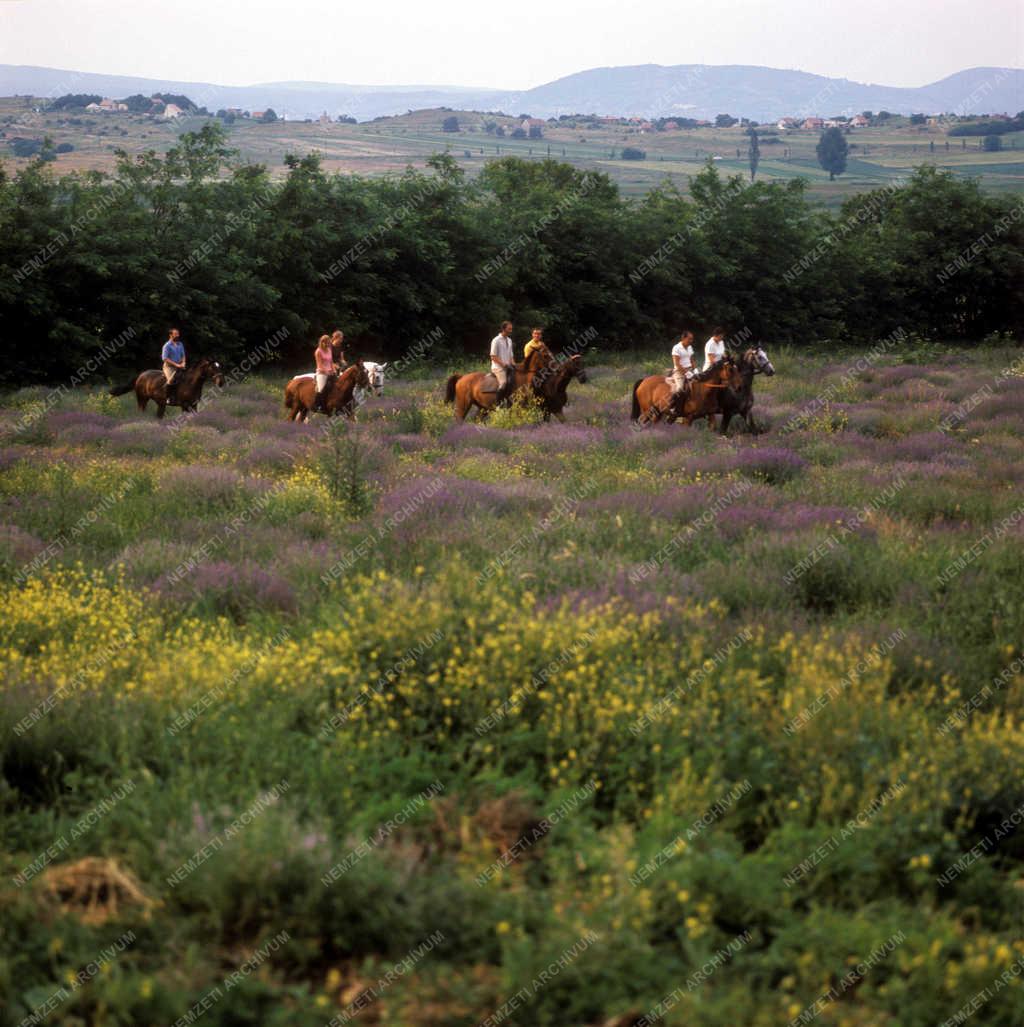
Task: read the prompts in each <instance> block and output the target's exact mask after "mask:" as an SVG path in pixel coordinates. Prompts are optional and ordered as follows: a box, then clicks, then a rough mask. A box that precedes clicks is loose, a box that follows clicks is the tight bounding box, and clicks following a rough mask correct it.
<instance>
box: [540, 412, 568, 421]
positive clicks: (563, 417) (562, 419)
mask: <svg viewBox="0 0 1024 1027" xmlns="http://www.w3.org/2000/svg"><path fill="white" fill-rule="evenodd" d="M555 417H557V418H558V423H559V424H565V414H563V413H562V411H561V410H556V411H555ZM544 420H545V421H546V420H547V417H545V418H544Z"/></svg>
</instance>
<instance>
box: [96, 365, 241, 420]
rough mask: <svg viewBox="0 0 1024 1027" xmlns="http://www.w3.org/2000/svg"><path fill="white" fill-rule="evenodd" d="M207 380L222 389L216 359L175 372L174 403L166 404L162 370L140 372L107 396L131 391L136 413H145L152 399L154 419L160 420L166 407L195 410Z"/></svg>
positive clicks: (222, 382)
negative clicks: (136, 406)
mask: <svg viewBox="0 0 1024 1027" xmlns="http://www.w3.org/2000/svg"><path fill="white" fill-rule="evenodd" d="M208 381H212V382H213V384H214V385H216V386H217V387H218V388H223V386H224V373H223V372H222V371H221V369H220V364H218V363H217V361H216V360H211V359H210V358H209V357H204V358H203V359H202V360H197V361H196V362H195V363H194V364H192V365H191V366H190V367H186V368H185V370H184V371H179V372H178V376H177V380H176V381H175V385H176V386H177V389H176V393H175V397H174V402H173V403H168V402H167V379H166V378H164V373H163V371H143V372H142V373H141V374H138V375H136V376H135V377H134V378H133V379H132V380H131V381H130V382H129V383H128V384H127V385H115V386H114V388H112V389H111V390H110V395H111V396H123V395H125V393H128V392H131V391H132V390H133V389H134V390H135V400H136V402H137V403H138V404H139V410H145V409H146V404H147V403H148V402H149V401H150V400H152V401H153V402H154V403H155V404H156V416H157V417H158V418H160V417H163V416H164V411H165V410H166V409H167V407H168V406H178V407H181V409H182V410H187V411H192V410H195V409H196V408H197V407H198V406H199V401H200V400H201V399H202V398H203V383H204V382H208Z"/></svg>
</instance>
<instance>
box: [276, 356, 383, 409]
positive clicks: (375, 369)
mask: <svg viewBox="0 0 1024 1027" xmlns="http://www.w3.org/2000/svg"><path fill="white" fill-rule="evenodd" d="M387 366H388V362H387V361H385V362H384V363H383V364H378V363H377V362H376V361H374V360H364V361H363V367H364V368H365V369H366V376H367V377H368V378H369V379H370V388H369V389H361V388H359V387H358V386H356V390H355V392H354V393H353V395H352V398H353V399H354V400H355V408H356V410H358V409H359V408H360V407H361V406H362V405H363V404H364V403H365V402H366V401H367V400H368V399H369V398H370V396H383V395H384V371H385V369H386V368H387ZM295 377H296V378H315V377H316V375H315V374H314V373H313V372H312V371H310V372H309V373H308V374H297V375H295Z"/></svg>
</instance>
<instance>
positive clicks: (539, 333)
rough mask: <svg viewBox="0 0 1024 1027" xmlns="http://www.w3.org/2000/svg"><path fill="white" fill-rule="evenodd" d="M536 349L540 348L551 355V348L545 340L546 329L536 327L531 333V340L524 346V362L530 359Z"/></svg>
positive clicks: (542, 351)
mask: <svg viewBox="0 0 1024 1027" xmlns="http://www.w3.org/2000/svg"><path fill="white" fill-rule="evenodd" d="M534 350H540V351H541V353H543V354H546V355H547V356H548V357H550V356H551V350H549V349H548V344H547V343H546V342H545V341H544V329H543V328H534V329H533V331H532V332H531V333H530V341H529V342H528V343H527V344H526V345H525V346H524V347H523V363H524V364H525V363H526V361H527V360H529V359H530V354H531V353H532V352H533V351H534Z"/></svg>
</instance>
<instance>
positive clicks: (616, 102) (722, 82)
mask: <svg viewBox="0 0 1024 1027" xmlns="http://www.w3.org/2000/svg"><path fill="white" fill-rule="evenodd" d="M140 92H141V93H144V94H146V95H149V94H151V93H154V92H174V93H184V94H186V95H187V96H189V98H190V99H192V100H193V101H194V102H195V103H197V104H198V105H200V106H204V107H207V108H208V109H210V110H211V111H212V110H216V109H218V108H221V107H243V108H247V109H255V108H265V107H273V108H274V109H275V110H277V111H278V113H279V114H284V115H285V116H287V117H289V118H309V117H316V116H317V115H319V114H320V113H321V112H322V111H324V110H326V111H327V112H328V113H329V114H331V115H332V116H336V115H339V114H349V115H352V116H354V117H356V118H358V119H359V120H360V121H366V120H371V119H372V118H375V117H381V116H387V115H394V114H404V113H405V112H406V111H407V110H410V109H419V108H425V107H454V108H458V109H462V110H503V111H505V112H506V113H508V114H519V113H529V114H531V115H532V116H534V117H545V118H546V117H557V116H559V115H560V114H576V113H584V114H591V113H593V114H598V115H603V116H612V117H647V118H654V117H670V116H672V115H677V116H680V117H682V116H686V117H695V118H709V119H710V118H714V116H715V115H716V114H720V113H728V114H732V115H733V116H735V117H747V118H751V119H753V120H756V121H771V120H775V119H777V118H780V117H784V116H803V117H809V116H827V115H830V114H851V113H859V112H860V111H861V110H881V109H885V110H889V111H891V112H892V113H894V114H911V113H917V112H920V113H926V114H931V113H949V112H953V113H957V114H961V115H964V114H993V113H996V114H997V113H1008V114H1014V113H1016V112H1017V111H1019V110H1021V109H1022V108H1024V70H1022V69H1019V68H996V67H976V68H965V69H962V70H961V71H957V72H953V73H952V74H950V75H947V76H945V77H944V78H942V79H939V80H937V81H936V82H931V83H928V84H926V85H924V86H887V85H884V84H878V83H862V82H855V81H853V80H851V79H846V78H832V77H829V76H826V75H817V74H815V73H812V72H805V71H799V70H792V69H780V68H772V67H770V66H767V65H751V64H725V65H709V64H677V65H661V64H635V65H621V66H610V67H601V68H587V69H584V70H582V71H578V72H574V73H572V74H570V75H564V76H562V77H560V78H557V79H554V80H552V81H551V82H546V83H542V84H541V85H539V86H534V87H532V88H531V89H525V90H502V89H493V88H488V89H483V88H479V89H478V88H476V87H472V86H429V85H401V84H399V85H392V86H374V85H358V84H344V83H324V82H268V83H255V84H253V85H249V86H222V85H217V84H215V83H209V82H186V81H180V80H170V79H161V78H143V77H138V76H131V75H104V74H100V73H97V72H76V71H70V70H66V69H59V68H45V67H39V66H33V65H10V64H3V65H0V95H5V96H10V95H14V94H17V95H31V96H36V97H48V96H49V97H55V96H59V95H62V94H63V93H101V94H103V95H104V96H118V97H123V96H127V95H129V94H131V93H140Z"/></svg>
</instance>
